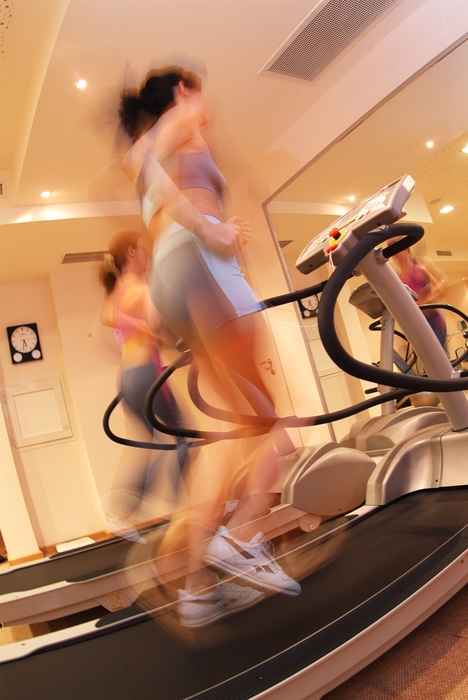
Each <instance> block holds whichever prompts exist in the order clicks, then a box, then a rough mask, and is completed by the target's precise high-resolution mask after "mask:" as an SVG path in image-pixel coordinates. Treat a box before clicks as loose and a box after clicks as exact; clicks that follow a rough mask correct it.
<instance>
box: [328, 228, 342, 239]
mask: <svg viewBox="0 0 468 700" xmlns="http://www.w3.org/2000/svg"><path fill="white" fill-rule="evenodd" d="M328 235H329V236H330V238H335V236H336V235H338V236H339V235H340V232H339V231H338V229H337V228H332V230H331V231H330V233H329V234H328Z"/></svg>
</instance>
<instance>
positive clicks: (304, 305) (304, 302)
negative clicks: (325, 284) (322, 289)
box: [300, 294, 319, 318]
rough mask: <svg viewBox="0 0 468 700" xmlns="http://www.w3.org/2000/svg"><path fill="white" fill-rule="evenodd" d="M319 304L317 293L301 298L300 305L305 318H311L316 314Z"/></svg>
mask: <svg viewBox="0 0 468 700" xmlns="http://www.w3.org/2000/svg"><path fill="white" fill-rule="evenodd" d="M318 305H319V298H318V296H317V295H316V294H312V295H311V296H310V297H305V299H301V301H300V307H301V314H302V316H303V318H310V317H311V316H316V315H317V309H318Z"/></svg>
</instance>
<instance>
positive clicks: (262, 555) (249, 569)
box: [203, 525, 301, 596]
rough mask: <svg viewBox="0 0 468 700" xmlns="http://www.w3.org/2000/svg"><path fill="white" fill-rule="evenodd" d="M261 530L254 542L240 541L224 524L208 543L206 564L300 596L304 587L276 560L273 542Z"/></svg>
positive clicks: (278, 591) (261, 585) (265, 586)
mask: <svg viewBox="0 0 468 700" xmlns="http://www.w3.org/2000/svg"><path fill="white" fill-rule="evenodd" d="M262 540H263V533H262V532H259V533H258V534H257V535H255V537H253V538H252V539H251V540H250V542H241V541H240V540H236V539H235V538H234V537H233V536H232V535H231V534H230V532H228V530H227V529H226V528H225V527H224V525H222V526H221V527H220V528H219V530H218V531H217V532H216V534H215V536H214V537H213V539H212V540H211V542H210V544H209V545H208V549H207V550H206V554H205V557H204V558H203V563H204V564H205V565H207V566H211V567H214V568H215V569H217V570H219V571H223V572H225V573H227V574H231V575H233V576H237V577H239V578H242V579H244V580H245V581H249V582H250V583H253V584H254V585H256V586H260V587H261V588H267V589H268V590H270V591H275V592H276V593H284V594H285V595H290V596H297V595H299V593H300V592H301V587H300V585H299V584H298V583H297V581H294V579H292V578H291V577H290V576H288V575H287V574H286V573H285V572H284V571H283V569H282V568H281V566H280V565H279V564H278V563H277V562H276V561H275V560H274V558H273V553H272V548H273V545H272V543H271V542H263V541H262Z"/></svg>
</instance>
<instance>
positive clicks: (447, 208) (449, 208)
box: [439, 204, 455, 214]
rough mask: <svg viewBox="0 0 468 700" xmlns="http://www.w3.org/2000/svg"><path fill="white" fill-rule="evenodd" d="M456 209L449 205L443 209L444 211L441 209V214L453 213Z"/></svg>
mask: <svg viewBox="0 0 468 700" xmlns="http://www.w3.org/2000/svg"><path fill="white" fill-rule="evenodd" d="M454 209H455V207H452V205H451V204H447V205H446V206H445V207H442V209H439V214H448V213H449V211H453V210H454Z"/></svg>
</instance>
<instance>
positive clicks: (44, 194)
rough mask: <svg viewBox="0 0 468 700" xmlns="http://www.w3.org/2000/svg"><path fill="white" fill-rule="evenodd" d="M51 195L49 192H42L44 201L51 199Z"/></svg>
mask: <svg viewBox="0 0 468 700" xmlns="http://www.w3.org/2000/svg"><path fill="white" fill-rule="evenodd" d="M50 194H51V193H50V192H49V190H45V191H44V192H41V197H43V198H44V199H49V197H50Z"/></svg>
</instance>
